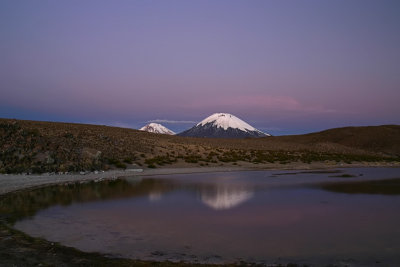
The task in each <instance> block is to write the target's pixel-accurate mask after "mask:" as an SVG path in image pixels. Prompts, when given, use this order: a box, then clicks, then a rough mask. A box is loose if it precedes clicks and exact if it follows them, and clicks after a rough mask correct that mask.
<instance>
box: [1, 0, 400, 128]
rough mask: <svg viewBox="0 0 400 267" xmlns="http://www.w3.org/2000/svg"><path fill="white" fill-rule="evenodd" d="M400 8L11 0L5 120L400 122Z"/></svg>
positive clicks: (379, 4) (267, 124)
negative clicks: (228, 117)
mask: <svg viewBox="0 0 400 267" xmlns="http://www.w3.org/2000/svg"><path fill="white" fill-rule="evenodd" d="M399 14H400V1H398V0H394V1H385V0H374V1H368V0H360V1H353V0H336V1H325V0H316V1H297V0H296V1H288V0H283V1H244V0H243V1H235V0H228V1H224V0H219V1H214V0H213V1H205V0H201V1H133V0H129V1H111V0H110V1H99V0H96V1H80V0H76V1H73V0H69V1H31V0H29V1H20V0H10V1H8V0H2V1H0V38H1V39H0V56H1V57H0V59H1V60H0V93H1V94H0V117H8V118H21V119H34V120H53V121H71V122H88V123H97V124H108V125H119V126H128V127H132V128H139V127H141V126H143V125H144V124H145V123H146V122H148V121H150V120H162V121H165V123H163V124H164V125H165V126H167V127H169V128H171V129H172V130H175V131H180V130H184V129H187V128H189V127H191V126H192V125H193V124H194V123H193V122H197V121H199V120H202V119H203V118H205V117H206V116H208V115H211V114H212V113H215V112H228V113H232V114H234V115H236V116H238V117H239V118H241V119H243V120H245V121H247V122H248V123H250V124H251V125H253V126H255V127H257V128H259V129H261V130H264V131H268V132H270V133H272V134H275V135H280V134H294V133H305V132H311V131H315V130H322V129H326V128H333V127H339V126H347V125H379V124H400V15H399Z"/></svg>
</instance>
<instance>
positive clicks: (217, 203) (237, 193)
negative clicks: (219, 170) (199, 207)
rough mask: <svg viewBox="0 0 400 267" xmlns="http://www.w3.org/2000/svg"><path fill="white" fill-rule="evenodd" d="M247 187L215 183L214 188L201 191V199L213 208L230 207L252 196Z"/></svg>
mask: <svg viewBox="0 0 400 267" xmlns="http://www.w3.org/2000/svg"><path fill="white" fill-rule="evenodd" d="M253 194H254V193H253V191H252V190H251V188H249V187H244V186H241V185H230V184H216V185H215V187H214V188H212V189H211V188H208V189H207V190H202V191H201V201H202V202H203V203H204V204H206V205H207V206H209V207H210V208H212V209H215V210H224V209H231V208H233V207H236V206H237V205H240V204H241V203H244V202H246V201H247V200H249V199H250V198H252V197H253Z"/></svg>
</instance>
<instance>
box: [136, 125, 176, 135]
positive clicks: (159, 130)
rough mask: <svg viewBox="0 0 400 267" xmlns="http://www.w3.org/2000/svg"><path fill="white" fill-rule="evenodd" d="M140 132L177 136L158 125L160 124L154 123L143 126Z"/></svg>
mask: <svg viewBox="0 0 400 267" xmlns="http://www.w3.org/2000/svg"><path fill="white" fill-rule="evenodd" d="M139 130H141V131H146V132H150V133H158V134H169V135H174V134H175V133H174V132H173V131H171V130H170V129H168V128H167V127H165V126H163V125H161V124H158V123H153V122H152V123H149V124H147V125H145V126H143V127H142V128H140V129H139Z"/></svg>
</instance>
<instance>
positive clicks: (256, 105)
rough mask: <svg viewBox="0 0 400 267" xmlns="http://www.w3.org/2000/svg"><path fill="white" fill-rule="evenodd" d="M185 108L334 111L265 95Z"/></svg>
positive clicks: (215, 100) (220, 99) (210, 101)
mask: <svg viewBox="0 0 400 267" xmlns="http://www.w3.org/2000/svg"><path fill="white" fill-rule="evenodd" d="M184 106H185V107H186V108H188V107H191V108H194V109H204V108H210V109H215V108H217V109H218V108H235V109H247V108H251V109H257V110H262V111H293V112H319V113H335V112H336V111H335V110H332V109H327V108H325V107H323V106H322V105H306V104H304V103H301V102H300V101H298V100H297V99H295V98H293V97H288V96H265V95H236V96H222V97H218V98H209V99H207V100H206V101H203V100H197V101H196V102H191V103H187V104H185V105H184Z"/></svg>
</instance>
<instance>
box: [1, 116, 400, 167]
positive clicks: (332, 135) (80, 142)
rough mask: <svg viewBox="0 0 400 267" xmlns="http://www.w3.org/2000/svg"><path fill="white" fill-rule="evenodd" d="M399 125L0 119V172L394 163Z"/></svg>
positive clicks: (399, 140)
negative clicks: (145, 126) (261, 131)
mask: <svg viewBox="0 0 400 267" xmlns="http://www.w3.org/2000/svg"><path fill="white" fill-rule="evenodd" d="M399 159H400V126H395V125H387V126H375V127H346V128H338V129H332V130H327V131H323V132H319V133H312V134H307V135H297V136H278V137H266V138H257V139H211V138H210V139H205V138H188V137H179V136H168V135H159V134H152V133H147V132H142V131H137V130H132V129H124V128H117V127H108V126H99V125H86V124H73V123H57V122H39V121H23V120H12V119H0V172H2V173H24V172H27V173H43V172H76V171H93V170H107V169H110V168H127V167H128V168H129V167H131V166H133V164H136V165H139V166H142V167H144V168H147V167H148V168H157V167H159V166H165V165H177V164H186V165H191V166H199V165H200V166H206V165H207V166H219V165H221V164H230V165H232V164H233V165H240V164H241V163H243V162H247V163H251V164H259V163H268V162H275V163H282V164H285V163H288V162H305V163H311V162H317V161H333V162H346V163H348V162H355V161H356V162H363V161H374V162H375V161H399Z"/></svg>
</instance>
